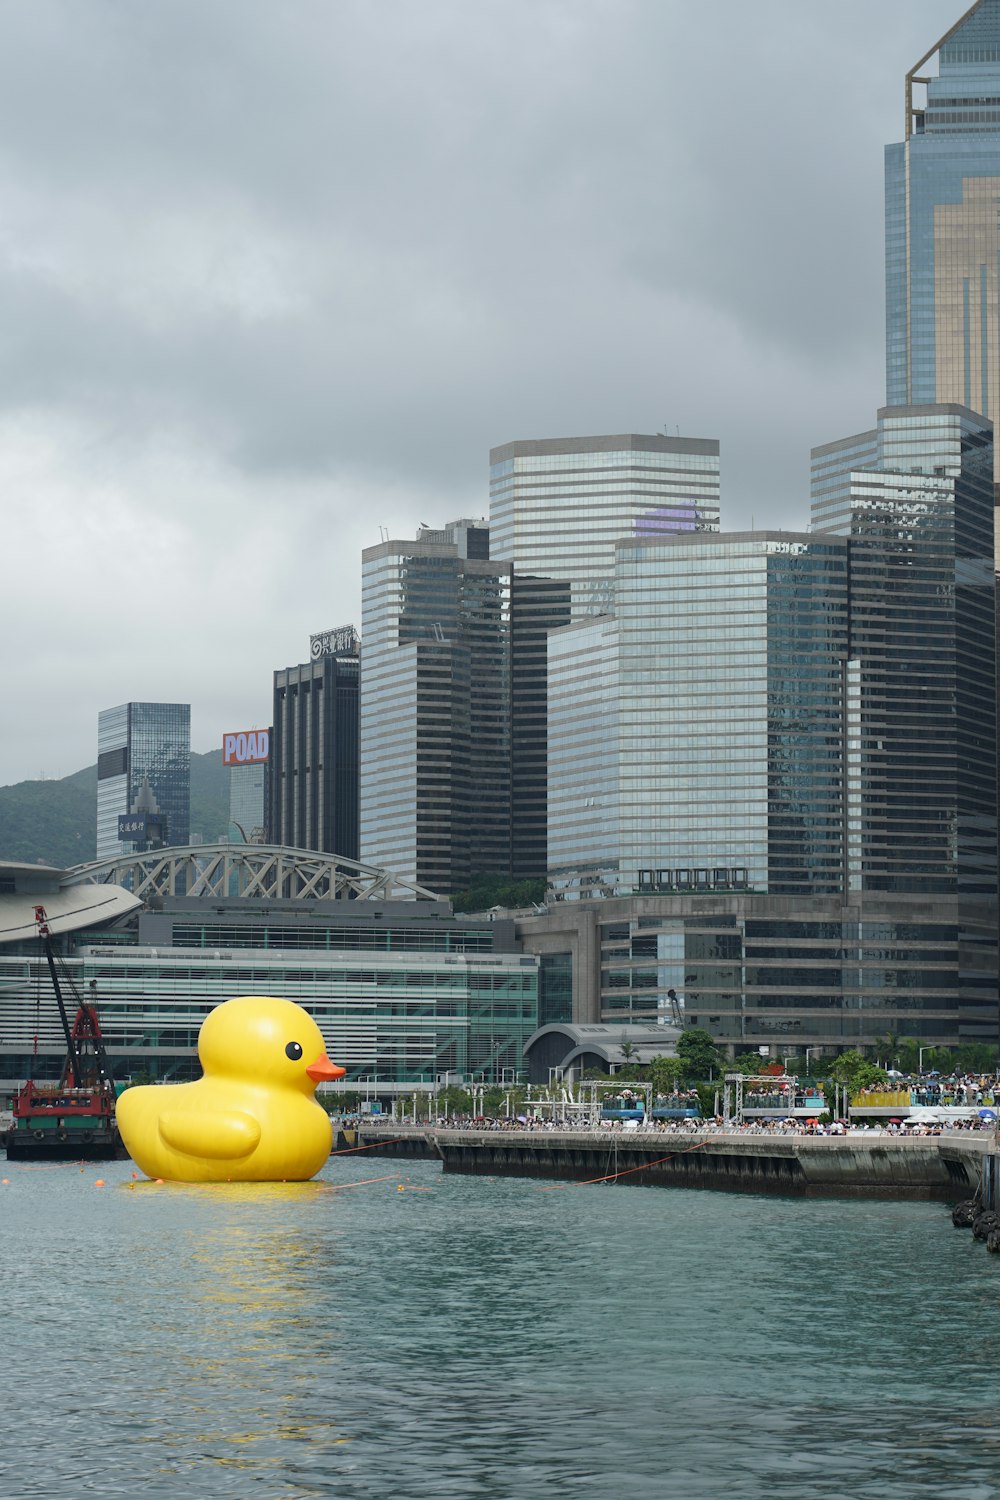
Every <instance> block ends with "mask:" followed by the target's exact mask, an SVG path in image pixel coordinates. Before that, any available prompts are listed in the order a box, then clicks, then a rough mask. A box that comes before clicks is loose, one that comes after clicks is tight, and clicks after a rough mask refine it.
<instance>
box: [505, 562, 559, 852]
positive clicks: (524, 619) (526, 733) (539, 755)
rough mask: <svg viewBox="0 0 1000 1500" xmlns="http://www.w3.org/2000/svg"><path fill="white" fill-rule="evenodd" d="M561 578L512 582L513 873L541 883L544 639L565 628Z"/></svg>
mask: <svg viewBox="0 0 1000 1500" xmlns="http://www.w3.org/2000/svg"><path fill="white" fill-rule="evenodd" d="M569 620H570V585H569V581H568V580H567V579H562V578H532V577H530V576H527V577H521V575H520V574H519V573H518V572H517V571H516V570H514V571H513V572H512V574H511V580H510V645H511V670H510V693H511V698H510V723H511V731H510V732H511V783H510V798H511V873H512V874H514V875H516V876H518V877H519V878H521V879H525V878H536V877H544V876H545V873H546V868H547V864H546V861H547V852H548V850H547V844H548V636H549V631H550V630H552V629H554V628H556V627H558V626H561V625H568V624H569Z"/></svg>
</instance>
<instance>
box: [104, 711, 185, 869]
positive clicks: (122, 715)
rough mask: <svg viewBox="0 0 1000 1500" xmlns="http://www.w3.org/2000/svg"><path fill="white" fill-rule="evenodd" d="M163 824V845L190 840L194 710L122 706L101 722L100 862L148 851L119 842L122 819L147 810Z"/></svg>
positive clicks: (139, 842)
mask: <svg viewBox="0 0 1000 1500" xmlns="http://www.w3.org/2000/svg"><path fill="white" fill-rule="evenodd" d="M149 793H151V794H152V798H153V799H154V800H155V804H156V808H157V810H158V813H159V815H160V817H161V818H162V819H163V820H164V822H165V825H166V826H165V831H164V842H165V843H166V844H171V845H174V846H182V845H185V844H187V843H188V842H189V841H190V838H191V706H190V704H188V703H122V704H119V705H118V707H117V708H106V709H103V710H102V712H101V713H100V714H99V715H98V720H97V858H98V859H111V858H113V857H114V856H116V855H119V854H127V853H132V852H134V851H136V850H141V849H142V848H144V847H145V844H144V842H143V840H141V839H139V840H129V839H124V840H122V839H119V837H118V819H119V817H123V816H125V815H126V814H128V813H133V812H136V811H138V810H141V809H142V808H143V807H145V806H148V804H149V801H150V798H149Z"/></svg>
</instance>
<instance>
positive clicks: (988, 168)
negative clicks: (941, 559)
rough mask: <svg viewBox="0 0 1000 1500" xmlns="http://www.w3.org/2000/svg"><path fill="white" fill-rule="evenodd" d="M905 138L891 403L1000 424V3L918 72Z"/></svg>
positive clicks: (889, 362) (899, 149) (895, 182)
mask: <svg viewBox="0 0 1000 1500" xmlns="http://www.w3.org/2000/svg"><path fill="white" fill-rule="evenodd" d="M935 54H936V55H937V59H938V74H937V76H936V77H933V76H932V77H930V78H926V79H925V78H924V77H923V69H924V67H925V65H926V64H927V63H929V62H930V61H931V59H933V58H934V56H935ZM918 75H919V76H918ZM921 91H923V92H924V93H925V98H924V99H922V100H919V99H918V98H917V95H918V94H919V93H920V92H921ZM905 132H906V135H905V140H903V141H902V142H900V143H898V144H895V145H892V146H888V147H887V148H886V157H885V205H886V207H885V213H886V249H885V253H886V376H887V401H888V404H889V405H890V406H906V405H912V404H920V403H927V402H954V403H959V404H961V405H963V406H965V407H968V408H971V410H973V411H977V412H980V413H982V414H983V415H984V416H988V417H989V418H990V419H991V420H992V421H993V422H996V421H997V420H998V418H1000V312H998V306H1000V217H998V214H997V200H998V198H1000V0H980V3H979V4H978V5H976V6H973V7H972V9H971V10H969V11H968V12H967V13H966V14H965V15H964V16H963V17H962V18H961V19H960V20H959V21H957V22H956V23H955V25H954V26H953V27H952V28H951V30H950V31H948V32H946V34H945V35H944V36H943V37H942V38H941V39H940V41H938V42H936V43H935V45H934V46H933V47H932V48H931V49H930V51H929V52H927V53H926V54H925V56H924V57H922V58H921V59H920V61H919V62H918V63H917V64H916V65H915V66H914V67H913V68H912V69H911V70H910V72H909V73H908V74H907V76H906V105H905Z"/></svg>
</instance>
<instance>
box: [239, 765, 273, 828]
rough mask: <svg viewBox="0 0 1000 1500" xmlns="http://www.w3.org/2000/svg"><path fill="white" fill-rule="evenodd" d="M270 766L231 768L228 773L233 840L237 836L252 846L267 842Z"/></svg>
mask: <svg viewBox="0 0 1000 1500" xmlns="http://www.w3.org/2000/svg"><path fill="white" fill-rule="evenodd" d="M270 782H271V778H270V763H269V762H268V761H259V762H256V763H254V764H252V765H246V766H232V767H231V768H230V772H229V822H230V825H231V827H230V836H233V835H234V834H235V835H236V836H237V837H239V838H243V839H245V840H246V842H247V843H250V844H262V843H266V842H267V838H268V833H267V829H268V820H269V816H270V814H269V811H268V797H269V793H270Z"/></svg>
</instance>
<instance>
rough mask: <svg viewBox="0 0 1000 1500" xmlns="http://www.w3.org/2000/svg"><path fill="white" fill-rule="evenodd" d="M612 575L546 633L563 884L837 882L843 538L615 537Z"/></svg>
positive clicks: (659, 887)
mask: <svg viewBox="0 0 1000 1500" xmlns="http://www.w3.org/2000/svg"><path fill="white" fill-rule="evenodd" d="M615 589H616V596H617V602H616V618H615V621H614V622H606V623H605V624H604V625H603V627H601V626H599V625H598V624H597V623H595V624H594V625H590V626H587V625H580V626H574V627H572V628H571V629H569V630H565V631H561V632H559V634H558V635H557V636H554V637H553V638H552V641H551V654H550V660H551V664H552V665H551V670H552V680H551V684H550V699H551V710H550V712H551V724H552V730H551V744H552V748H551V763H550V781H551V786H550V808H551V815H550V816H551V826H550V841H549V843H550V866H551V876H552V880H553V884H554V886H555V888H556V890H557V891H561V892H562V893H564V894H565V895H581V894H585V893H586V888H587V885H588V884H590V885H592V884H598V885H599V886H600V887H601V889H602V890H603V891H604V893H605V894H609V893H610V891H611V890H613V891H614V893H616V894H617V893H618V892H619V891H624V892H634V891H645V890H656V891H666V890H670V891H673V890H678V891H681V890H701V891H719V890H733V889H741V890H754V891H760V892H763V893H767V892H770V893H772V894H775V895H778V894H805V893H815V894H817V895H818V894H827V893H831V892H835V891H838V890H839V889H840V886H841V881H842V873H843V840H842V820H841V809H840V786H841V774H842V743H841V735H840V718H841V706H840V705H841V685H842V671H843V660H844V656H845V652H846V643H847V549H846V546H845V544H844V543H842V542H839V541H837V540H835V539H829V540H827V539H819V540H817V539H813V538H811V537H809V536H804V535H803V536H799V535H797V534H794V533H787V532H774V533H769V532H754V533H749V534H726V535H716V536H704V537H698V536H693V537H690V536H689V537H683V536H676V537H661V538H659V539H657V540H655V541H649V542H622V543H620V544H619V547H618V556H617V570H616V583H615ZM600 700H603V706H604V712H603V713H602V712H601V707H602V703H601V701H600ZM612 721H613V722H612ZM574 726H576V729H575V730H574ZM588 787H589V788H591V791H589V792H588V790H587V789H588ZM599 820H606V827H607V825H610V827H607V831H610V830H611V828H613V830H614V831H613V836H612V837H611V838H608V839H607V840H606V842H604V847H603V859H602V858H600V853H601V842H602V841H604V840H605V830H604V829H602V830H601V831H600V832H599V831H598V822H599ZM588 823H589V825H590V826H589V827H588ZM588 839H589V840H591V841H592V844H593V848H594V853H595V855H597V856H598V857H597V859H596V861H593V862H592V861H588V860H587V859H586V858H583V859H580V858H579V857H574V849H576V850H577V851H579V853H583V852H584V851H585V849H586V842H587V840H588ZM609 855H613V858H612V859H611V860H610V861H609ZM612 865H613V866H614V868H612ZM608 888H610V890H609V889H608Z"/></svg>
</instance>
